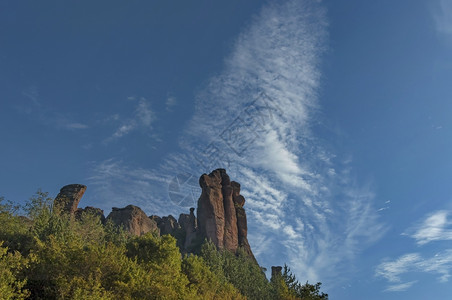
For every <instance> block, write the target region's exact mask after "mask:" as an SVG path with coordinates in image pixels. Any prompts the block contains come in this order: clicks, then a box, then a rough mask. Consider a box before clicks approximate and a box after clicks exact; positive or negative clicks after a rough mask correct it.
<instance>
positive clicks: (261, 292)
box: [201, 242, 272, 299]
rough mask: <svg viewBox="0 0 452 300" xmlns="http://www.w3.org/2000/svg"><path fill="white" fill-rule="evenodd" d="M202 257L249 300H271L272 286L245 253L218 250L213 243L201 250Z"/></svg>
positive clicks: (240, 250)
mask: <svg viewBox="0 0 452 300" xmlns="http://www.w3.org/2000/svg"><path fill="white" fill-rule="evenodd" d="M201 256H202V257H203V258H204V260H205V261H206V263H207V265H208V266H209V267H210V268H211V270H212V271H213V272H214V273H216V274H222V275H220V276H224V277H225V278H226V280H227V281H228V282H230V283H231V284H232V285H234V287H235V288H237V289H238V290H239V291H240V293H241V294H242V295H244V296H246V297H247V298H248V299H271V298H272V293H271V286H270V283H269V282H268V280H267V278H266V277H265V274H264V272H263V271H262V269H261V267H260V266H259V265H258V264H257V262H256V261H255V260H253V259H251V258H250V257H249V256H248V255H247V254H246V253H245V251H243V250H242V249H239V250H238V251H237V254H234V253H231V252H229V251H221V250H217V249H216V247H215V245H213V243H211V242H207V243H205V244H204V245H203V246H202V248H201Z"/></svg>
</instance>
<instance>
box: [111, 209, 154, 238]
mask: <svg viewBox="0 0 452 300" xmlns="http://www.w3.org/2000/svg"><path fill="white" fill-rule="evenodd" d="M108 220H111V221H112V222H113V224H115V225H117V226H124V230H126V231H127V232H129V233H131V234H133V235H143V234H145V233H148V232H150V231H156V232H159V228H158V227H157V223H156V222H155V221H154V220H152V219H151V218H149V217H148V216H147V215H146V214H145V213H144V211H142V210H141V208H139V207H138V206H135V205H127V206H126V207H124V208H117V207H113V210H112V212H111V213H110V214H109V215H108V217H107V221H108Z"/></svg>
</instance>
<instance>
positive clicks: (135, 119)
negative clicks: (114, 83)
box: [104, 97, 156, 143]
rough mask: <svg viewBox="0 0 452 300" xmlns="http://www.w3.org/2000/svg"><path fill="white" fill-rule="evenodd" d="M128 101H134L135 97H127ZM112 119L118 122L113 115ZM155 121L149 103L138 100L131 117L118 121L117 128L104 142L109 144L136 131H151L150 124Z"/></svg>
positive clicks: (141, 99)
mask: <svg viewBox="0 0 452 300" xmlns="http://www.w3.org/2000/svg"><path fill="white" fill-rule="evenodd" d="M128 100H130V101H135V97H129V98H128ZM114 117H115V118H113V119H114V120H116V121H119V120H120V118H119V116H117V115H115V116H114ZM155 119H156V117H155V113H154V111H153V110H152V109H151V106H150V103H149V102H148V101H147V100H146V99H145V98H140V99H139V100H138V102H137V104H136V107H135V110H134V111H133V114H132V116H131V117H128V118H126V119H124V120H122V121H120V122H121V124H120V125H119V127H118V128H117V129H116V130H115V132H114V133H113V134H112V135H111V136H110V137H108V138H107V139H105V140H104V142H105V143H109V142H111V141H113V140H117V139H119V138H122V137H124V136H126V135H128V134H130V133H131V132H133V131H135V130H138V129H145V130H152V123H153V122H154V121H155Z"/></svg>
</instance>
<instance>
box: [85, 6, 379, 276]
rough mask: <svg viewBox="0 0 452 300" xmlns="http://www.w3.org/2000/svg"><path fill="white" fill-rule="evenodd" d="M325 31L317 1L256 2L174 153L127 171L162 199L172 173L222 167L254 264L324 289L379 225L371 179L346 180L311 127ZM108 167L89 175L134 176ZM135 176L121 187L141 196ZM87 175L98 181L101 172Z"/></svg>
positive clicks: (345, 171) (347, 173)
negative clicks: (278, 266)
mask: <svg viewBox="0 0 452 300" xmlns="http://www.w3.org/2000/svg"><path fill="white" fill-rule="evenodd" d="M326 27H327V21H326V15H325V10H324V9H323V7H322V6H321V4H319V3H318V2H316V1H295V0H294V1H285V2H282V3H273V4H268V5H266V6H264V7H263V8H262V10H261V12H260V13H259V14H258V15H257V16H256V17H255V18H254V19H253V21H252V22H251V23H250V24H249V26H248V27H247V28H246V29H245V30H244V31H243V32H242V33H241V34H240V36H239V37H238V38H237V40H236V42H235V44H234V46H233V47H232V52H231V54H230V55H229V56H228V57H227V58H226V59H225V65H224V68H223V70H222V71H221V72H219V74H218V76H215V77H213V78H211V79H210V80H209V81H208V84H207V85H206V87H205V88H204V89H202V91H201V92H200V93H199V94H198V95H197V97H196V105H195V114H194V116H193V118H192V119H191V121H190V122H189V124H188V126H187V129H186V131H185V132H184V133H183V136H182V137H181V139H180V148H181V149H182V151H181V152H178V153H177V152H176V153H171V154H169V155H168V157H167V158H166V159H165V160H164V163H163V164H162V165H161V166H160V168H159V169H157V170H153V171H148V170H142V169H138V171H137V172H136V174H137V175H139V176H144V175H148V176H149V178H150V179H149V182H151V181H152V180H153V179H152V176H155V174H158V175H159V176H160V178H159V179H158V180H160V181H157V182H156V183H155V184H154V186H153V187H152V188H155V189H154V190H153V191H152V194H153V195H155V194H157V195H164V192H161V191H162V190H165V189H167V185H166V186H165V184H163V182H164V181H165V180H167V182H168V181H169V180H171V178H172V177H173V176H176V175H177V174H179V173H181V172H184V173H191V174H194V175H196V176H199V175H200V174H202V173H203V172H210V171H212V170H213V169H215V168H218V167H223V168H227V171H228V174H229V175H230V177H231V179H233V180H236V181H238V182H240V183H241V185H242V194H243V195H244V196H245V198H246V204H245V208H246V211H247V215H248V226H249V231H248V232H249V236H250V242H251V246H252V248H253V249H256V252H255V254H256V256H257V257H258V259H259V262H260V263H261V264H264V265H266V266H268V265H271V264H274V261H270V259H273V258H275V257H279V258H278V261H281V260H282V258H281V257H283V258H284V260H285V261H286V262H287V263H288V264H289V265H290V266H291V268H292V270H293V271H294V272H295V273H296V274H297V277H298V278H299V279H300V281H302V282H303V281H305V280H310V281H311V282H313V281H316V280H321V281H322V282H324V284H325V285H332V284H341V283H340V282H338V281H337V277H336V275H337V274H342V275H343V276H342V278H343V280H346V277H347V273H346V270H350V269H351V268H350V266H352V265H353V260H354V258H355V257H356V255H358V254H359V252H360V251H361V250H362V249H363V248H365V247H367V246H368V245H370V244H371V243H373V242H375V241H376V240H377V239H378V238H379V237H381V235H382V234H383V233H384V227H383V226H382V225H381V224H380V222H379V221H378V217H377V211H376V209H375V207H374V206H373V202H374V197H375V196H374V194H373V192H372V187H371V185H369V186H360V184H359V183H357V182H356V181H355V180H353V175H352V174H353V172H352V170H351V168H350V167H349V165H348V164H349V163H350V160H349V159H343V161H344V162H345V163H344V162H341V161H340V158H337V157H336V154H335V153H331V151H327V150H326V149H327V147H325V146H324V145H323V144H324V143H325V142H324V141H323V142H322V141H321V140H320V139H319V138H318V137H316V136H315V133H314V132H313V130H312V125H313V124H314V123H318V121H319V103H318V99H317V89H318V87H319V84H320V75H321V74H320V71H319V63H320V58H321V55H322V53H323V51H324V49H325V48H326V46H325V44H326V37H327V31H326ZM111 164H112V162H108V163H106V164H105V167H103V168H101V167H100V166H98V169H99V170H98V171H97V173H98V174H103V171H102V170H103V169H106V170H109V172H107V174H110V173H112V174H116V175H114V176H112V175H109V177H112V178H117V179H118V180H124V181H126V182H127V180H128V179H127V178H122V176H123V175H122V174H123V172H125V174H128V173H135V172H132V169H127V168H126V169H125V170H124V171H121V172H119V171H117V172H116V171H115V172H111V170H115V169H116V168H110V167H109V166H110V165H111ZM107 167H109V168H107ZM120 169H122V168H120ZM148 172H149V173H148ZM151 175H152V176H151ZM135 178H136V181H137V182H140V184H139V185H135V184H136V183H133V184H130V185H129V186H127V184H121V185H120V186H122V187H124V186H127V190H134V189H136V188H138V187H140V188H144V189H145V190H149V192H150V183H149V185H148V181H145V182H144V183H141V180H139V178H138V177H135ZM94 179H96V180H99V181H98V182H97V185H98V186H99V187H103V186H105V176H104V175H100V176H98V177H96V176H93V180H94ZM162 180H163V181H162ZM141 185H143V186H141ZM107 186H108V185H107ZM159 191H160V192H159ZM114 195H115V194H114ZM114 195H112V196H114ZM162 201H163V200H162ZM157 202H158V201H157ZM155 209H156V210H158V211H164V210H165V209H166V210H172V209H174V207H170V206H166V207H165V208H155ZM152 213H154V212H152ZM163 213H165V212H163ZM254 237H258V238H254ZM259 243H263V245H260V246H259ZM270 243H271V244H270ZM269 245H271V247H270V246H269ZM263 251H266V252H265V256H264V255H262V256H261V254H263V253H264V252H263ZM268 251H269V252H270V253H269V252H268ZM272 253H273V254H272ZM264 259H266V260H264ZM282 263H284V261H282ZM349 272H350V273H351V272H352V271H349Z"/></svg>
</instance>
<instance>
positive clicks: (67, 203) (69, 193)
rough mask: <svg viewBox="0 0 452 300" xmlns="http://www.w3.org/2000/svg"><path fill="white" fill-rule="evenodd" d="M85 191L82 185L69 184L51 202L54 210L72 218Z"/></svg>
mask: <svg viewBox="0 0 452 300" xmlns="http://www.w3.org/2000/svg"><path fill="white" fill-rule="evenodd" d="M85 191H86V186H85V185H83V184H69V185H66V186H64V187H62V188H61V190H60V193H59V194H58V195H57V196H56V198H55V200H54V202H53V207H54V210H55V211H57V212H59V213H64V214H69V215H71V216H74V214H75V211H76V210H77V206H78V203H79V202H80V199H82V197H83V194H84V193H85Z"/></svg>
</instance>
